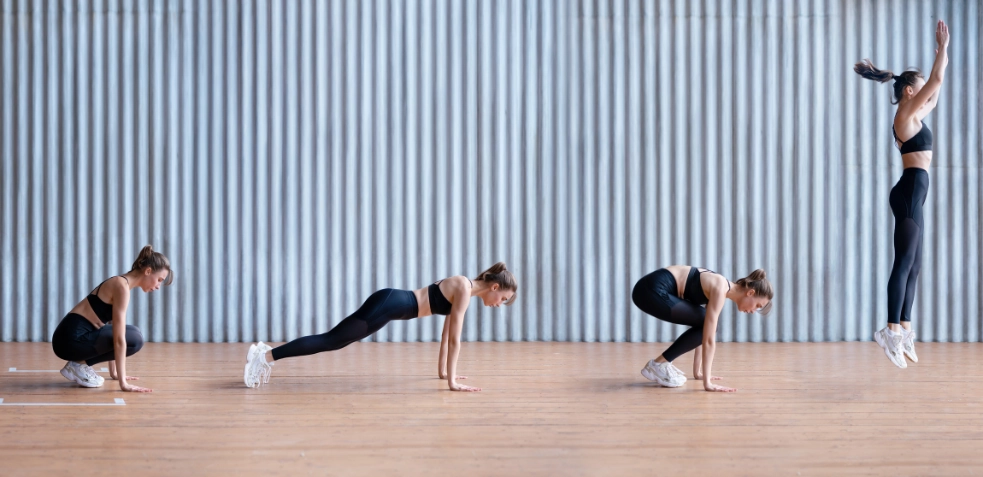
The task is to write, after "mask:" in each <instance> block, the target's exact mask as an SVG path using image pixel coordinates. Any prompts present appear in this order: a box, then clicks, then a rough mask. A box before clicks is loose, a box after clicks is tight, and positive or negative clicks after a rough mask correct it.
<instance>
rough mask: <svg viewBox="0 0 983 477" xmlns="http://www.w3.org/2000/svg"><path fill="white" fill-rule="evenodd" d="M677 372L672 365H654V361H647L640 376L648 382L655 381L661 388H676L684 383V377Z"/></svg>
mask: <svg viewBox="0 0 983 477" xmlns="http://www.w3.org/2000/svg"><path fill="white" fill-rule="evenodd" d="M678 371H679V370H677V369H676V368H674V367H673V366H672V363H669V362H665V363H656V362H655V360H654V359H652V360H649V362H648V363H646V364H645V367H644V368H642V376H645V379H648V380H649V381H655V382H656V383H659V385H661V386H665V387H667V388H678V387H680V386H682V385H683V384H684V383H686V376H683V375H682V374H681V373H679V374H677V373H678Z"/></svg>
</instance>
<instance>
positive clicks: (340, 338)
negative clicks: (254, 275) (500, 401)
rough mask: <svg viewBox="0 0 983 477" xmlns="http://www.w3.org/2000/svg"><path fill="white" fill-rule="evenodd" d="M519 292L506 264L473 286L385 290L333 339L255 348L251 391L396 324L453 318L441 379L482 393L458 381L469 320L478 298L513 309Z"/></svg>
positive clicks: (445, 283)
mask: <svg viewBox="0 0 983 477" xmlns="http://www.w3.org/2000/svg"><path fill="white" fill-rule="evenodd" d="M518 288H519V285H518V283H517V282H516V280H515V276H513V275H512V272H510V271H508V269H506V267H505V263H503V262H498V263H496V264H495V265H492V267H491V268H489V269H488V270H485V271H484V272H482V273H481V274H480V275H478V278H475V279H474V281H473V282H472V281H471V280H469V279H468V278H467V277H464V276H454V277H450V278H447V279H444V280H441V281H438V282H436V283H433V284H432V285H430V286H428V287H426V288H420V289H418V290H412V291H410V290H395V289H392V288H385V289H382V290H379V291H377V292H375V293H373V294H372V295H369V298H368V299H367V300H365V303H363V304H362V306H361V307H360V308H359V309H358V310H357V311H356V312H355V313H352V314H351V315H350V316H348V317H347V318H345V319H344V320H342V321H341V322H340V323H338V325H337V326H335V327H334V328H332V329H331V331H328V332H327V333H324V334H320V335H313V336H305V337H303V338H297V339H295V340H293V341H291V342H289V343H287V344H285V345H283V346H279V347H277V348H271V347H270V346H268V345H266V344H265V343H263V342H262V341H260V342H259V343H256V344H254V345H250V347H249V352H248V353H247V354H246V368H245V372H244V373H243V380H244V381H245V383H246V386H248V387H251V388H254V387H258V386H260V385H261V384H263V383H267V382H269V379H270V371H271V366H272V365H273V362H274V361H278V360H281V359H284V358H292V357H295V356H306V355H311V354H315V353H321V352H324V351H334V350H338V349H341V348H344V347H345V346H348V345H350V344H352V343H354V342H356V341H359V340H361V339H364V338H366V337H367V336H369V335H371V334H372V333H375V332H376V331H379V330H380V329H381V328H382V327H383V326H385V325H386V323H389V322H390V321H392V320H409V319H413V318H418V317H423V316H429V315H447V318H446V319H444V331H443V333H442V334H441V337H440V355H439V358H438V362H437V366H438V376H439V377H440V378H441V379H447V386H448V387H450V389H451V391H481V389H480V388H475V387H471V386H465V385H463V384H458V383H457V379H463V377H462V376H457V374H456V373H457V356H458V353H459V352H460V349H461V326H462V325H463V324H464V314H465V313H466V312H467V311H468V305H469V304H470V300H471V298H472V297H475V296H477V297H479V298H481V301H482V302H483V303H484V305H485V306H492V307H498V306H501V305H503V304H505V305H511V304H512V303H513V302H514V301H515V293H516V291H518ZM267 352H270V360H267V358H266V354H267ZM448 365H449V366H448Z"/></svg>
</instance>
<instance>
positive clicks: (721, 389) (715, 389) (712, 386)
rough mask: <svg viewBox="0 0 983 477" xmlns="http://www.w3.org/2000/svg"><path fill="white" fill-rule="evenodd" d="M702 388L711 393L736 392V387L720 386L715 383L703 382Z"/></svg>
mask: <svg viewBox="0 0 983 477" xmlns="http://www.w3.org/2000/svg"><path fill="white" fill-rule="evenodd" d="M703 389H706V390H707V391H709V392H712V393H736V392H737V389H735V388H728V387H725V386H720V385H717V384H710V383H706V382H705V383H703Z"/></svg>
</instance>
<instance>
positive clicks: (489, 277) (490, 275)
mask: <svg viewBox="0 0 983 477" xmlns="http://www.w3.org/2000/svg"><path fill="white" fill-rule="evenodd" d="M475 280H481V281H483V282H485V283H497V284H498V286H499V287H500V288H501V289H502V290H511V291H513V292H515V293H513V294H512V298H509V301H507V302H505V304H506V305H511V304H512V303H513V302H515V297H516V296H517V295H518V294H519V282H517V281H516V280H515V275H512V272H510V271H509V270H508V268H506V267H505V262H498V263H496V264H494V265H492V266H491V268H489V269H488V270H485V271H483V272H481V273H479V274H478V277H477V278H475Z"/></svg>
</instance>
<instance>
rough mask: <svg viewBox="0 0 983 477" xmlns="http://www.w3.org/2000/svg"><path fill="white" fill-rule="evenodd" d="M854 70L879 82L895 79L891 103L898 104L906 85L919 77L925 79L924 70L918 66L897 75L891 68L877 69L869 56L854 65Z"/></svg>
mask: <svg viewBox="0 0 983 477" xmlns="http://www.w3.org/2000/svg"><path fill="white" fill-rule="evenodd" d="M853 71H856V72H857V74H858V75H860V76H863V77H864V78H867V79H869V80H873V81H877V82H879V83H887V82H888V81H891V80H894V100H893V101H891V104H898V103H899V102H900V101H901V98H902V97H904V89H905V88H906V87H908V86H912V85H914V84H915V81H916V80H917V79H919V78H922V79H924V77H923V76H922V72H921V71H919V70H918V69H917V68H909V69H907V70H905V72H904V73H901V74H900V75H895V74H894V73H892V72H891V71H890V70H881V69H877V67H876V66H874V64H873V63H871V62H870V60H869V59H867V58H864V60H863V61H861V62H858V63H857V64H855V65H853Z"/></svg>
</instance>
